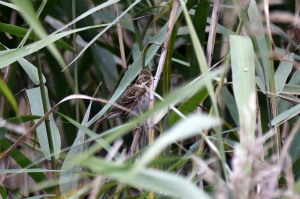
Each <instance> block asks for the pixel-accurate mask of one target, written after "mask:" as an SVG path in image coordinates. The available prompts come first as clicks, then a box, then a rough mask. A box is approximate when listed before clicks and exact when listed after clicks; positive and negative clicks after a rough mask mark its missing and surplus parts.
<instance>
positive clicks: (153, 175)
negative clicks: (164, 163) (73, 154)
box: [81, 157, 210, 199]
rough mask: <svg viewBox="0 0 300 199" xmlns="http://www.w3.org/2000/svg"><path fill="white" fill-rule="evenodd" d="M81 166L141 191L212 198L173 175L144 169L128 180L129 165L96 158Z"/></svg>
mask: <svg viewBox="0 0 300 199" xmlns="http://www.w3.org/2000/svg"><path fill="white" fill-rule="evenodd" d="M81 164H82V165H84V166H85V167H87V168H90V169H91V170H92V171H93V172H95V173H97V174H106V175H109V176H111V177H113V178H116V179H118V180H120V181H121V182H123V183H126V184H130V185H132V186H135V187H137V188H139V189H145V190H149V191H154V192H156V193H164V194H168V195H170V196H173V197H176V198H202V199H206V198H210V196H209V195H207V194H206V193H205V192H203V191H201V190H200V189H199V188H198V187H196V185H195V184H193V183H192V182H190V181H189V180H187V179H186V178H183V177H181V176H179V175H175V174H172V173H168V172H163V171H159V170H154V169H146V168H143V169H141V170H140V171H139V172H138V173H137V175H135V176H134V177H132V178H128V173H129V172H128V171H130V169H131V168H130V165H127V164H120V163H114V162H108V161H105V160H103V159H101V158H95V157H91V158H89V159H88V160H86V161H83V162H81ZM99 165H101V166H99Z"/></svg>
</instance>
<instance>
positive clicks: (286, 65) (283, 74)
mask: <svg viewBox="0 0 300 199" xmlns="http://www.w3.org/2000/svg"><path fill="white" fill-rule="evenodd" d="M284 60H289V61H284ZM293 62H294V58H293V54H291V55H287V56H284V57H283V60H282V61H281V62H280V64H279V66H278V69H277V70H276V73H275V77H274V79H275V89H276V94H280V93H281V91H282V90H283V88H284V85H285V83H286V80H287V78H288V76H289V75H290V73H291V72H292V69H293Z"/></svg>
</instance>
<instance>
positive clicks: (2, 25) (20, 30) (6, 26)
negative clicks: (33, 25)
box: [0, 23, 75, 52]
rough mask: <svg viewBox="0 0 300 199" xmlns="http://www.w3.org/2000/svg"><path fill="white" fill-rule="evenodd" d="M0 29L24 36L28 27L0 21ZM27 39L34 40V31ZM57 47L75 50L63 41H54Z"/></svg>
mask: <svg viewBox="0 0 300 199" xmlns="http://www.w3.org/2000/svg"><path fill="white" fill-rule="evenodd" d="M0 31H2V32H5V33H9V34H11V35H16V36H19V37H24V36H25V35H26V33H27V31H28V29H26V28H22V27H19V26H14V25H11V24H5V23H0ZM28 39H30V40H35V35H34V33H31V34H30V35H29V37H28ZM54 43H55V44H56V45H57V46H58V47H62V48H64V49H66V50H69V51H71V52H75V51H74V49H73V48H72V47H71V46H69V45H68V44H67V43H65V42H63V41H60V40H58V41H55V42H54Z"/></svg>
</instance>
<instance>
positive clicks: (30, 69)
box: [17, 58, 46, 85]
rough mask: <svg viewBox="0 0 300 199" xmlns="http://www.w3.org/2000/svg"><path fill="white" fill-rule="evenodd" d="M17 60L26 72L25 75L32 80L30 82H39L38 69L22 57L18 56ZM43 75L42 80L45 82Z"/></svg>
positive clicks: (36, 83) (37, 83)
mask: <svg viewBox="0 0 300 199" xmlns="http://www.w3.org/2000/svg"><path fill="white" fill-rule="evenodd" d="M17 61H18V62H19V64H20V65H21V66H22V68H23V69H24V70H25V72H26V73H27V75H28V76H29V77H30V79H31V80H32V82H33V83H34V84H35V85H39V84H40V80H39V75H38V70H37V68H36V67H35V66H34V65H33V64H31V63H30V62H29V61H27V60H26V59H24V58H20V59H18V60H17ZM42 76H43V82H44V83H45V82H46V78H45V76H44V75H42Z"/></svg>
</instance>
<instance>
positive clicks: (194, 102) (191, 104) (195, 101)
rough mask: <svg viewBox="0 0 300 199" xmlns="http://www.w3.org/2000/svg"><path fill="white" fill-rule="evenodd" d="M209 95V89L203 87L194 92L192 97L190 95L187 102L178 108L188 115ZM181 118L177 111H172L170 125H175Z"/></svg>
mask: <svg viewBox="0 0 300 199" xmlns="http://www.w3.org/2000/svg"><path fill="white" fill-rule="evenodd" d="M207 96H208V92H207V89H205V88H204V89H202V90H201V91H199V92H197V93H196V94H194V95H193V96H192V97H190V98H189V99H188V100H187V101H186V102H184V103H182V104H181V105H180V106H179V107H178V110H179V111H180V112H181V113H182V114H184V115H188V114H189V113H191V112H193V111H194V110H196V108H197V107H198V106H199V104H201V103H202V102H203V101H204V100H205V99H206V98H207ZM179 119H180V116H179V115H177V114H176V113H175V112H172V113H171V116H170V125H171V126H172V125H174V124H175V123H176V122H177V121H178V120H179Z"/></svg>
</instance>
